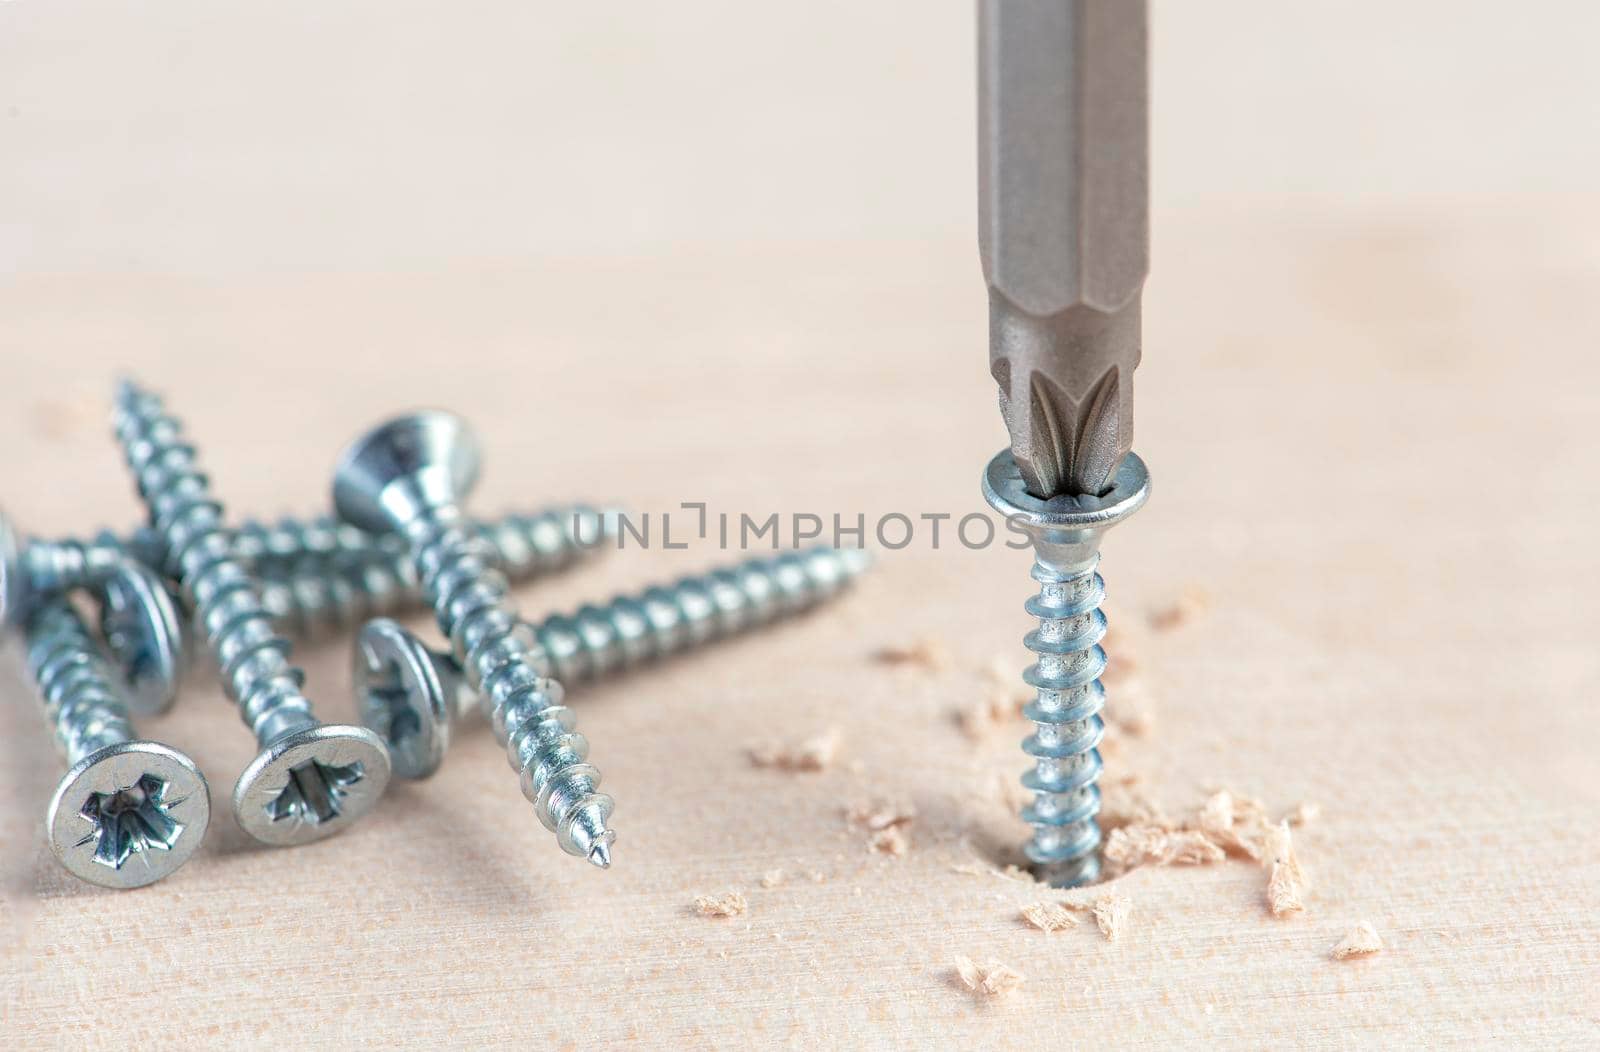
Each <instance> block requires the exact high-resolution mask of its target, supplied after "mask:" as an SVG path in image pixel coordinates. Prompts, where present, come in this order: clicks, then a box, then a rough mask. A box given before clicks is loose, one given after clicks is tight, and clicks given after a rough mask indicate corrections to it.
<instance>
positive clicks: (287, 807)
mask: <svg viewBox="0 0 1600 1052" xmlns="http://www.w3.org/2000/svg"><path fill="white" fill-rule="evenodd" d="M388 784H389V753H388V751H387V750H386V749H384V747H383V742H382V741H381V740H379V738H378V736H377V735H376V734H373V733H372V732H371V731H369V730H367V729H366V728H365V727H346V726H339V725H335V724H318V725H317V726H315V727H308V728H306V729H305V730H302V731H296V732H294V733H293V734H286V735H284V736H283V737H282V738H279V739H278V740H277V741H274V742H273V743H272V744H271V745H269V746H267V748H265V749H263V750H262V751H261V753H260V755H258V756H257V757H256V758H255V759H254V760H252V761H250V766H248V767H246V768H245V769H244V773H243V774H241V775H239V780H238V782H236V783H235V784H234V787H233V814H234V817H235V818H236V819H238V821H239V827H240V828H241V829H243V830H244V831H245V832H246V833H249V834H250V835H251V836H252V837H254V838H255V839H257V840H259V841H261V842H262V843H263V844H272V845H274V846H279V847H286V846H290V845H294V844H309V843H311V842H312V841H314V840H321V839H323V838H324V837H329V836H332V835H333V834H335V833H338V832H341V831H342V830H343V829H344V828H345V826H348V825H350V824H351V823H352V822H354V821H356V820H357V819H359V818H360V817H361V816H363V815H365V814H366V813H367V812H368V811H370V810H372V808H373V807H374V806H375V805H376V804H377V802H378V799H379V798H380V797H382V796H383V790H384V788H385V787H386V786H387V785H388Z"/></svg>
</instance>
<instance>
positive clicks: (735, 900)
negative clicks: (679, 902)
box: [694, 888, 750, 917]
mask: <svg viewBox="0 0 1600 1052" xmlns="http://www.w3.org/2000/svg"><path fill="white" fill-rule="evenodd" d="M749 910H750V903H749V901H748V900H747V899H746V898H745V897H744V893H743V892H741V891H739V890H738V889H737V888H730V889H729V890H728V891H725V892H723V893H722V894H721V895H697V896H695V900H694V911H695V912H696V913H698V914H699V915H700V916H702V917H742V916H744V915H745V914H746V913H747V912H749Z"/></svg>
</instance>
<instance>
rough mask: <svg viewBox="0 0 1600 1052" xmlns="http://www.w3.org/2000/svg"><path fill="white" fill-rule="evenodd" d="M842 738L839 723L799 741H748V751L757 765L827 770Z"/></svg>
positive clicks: (784, 769)
mask: <svg viewBox="0 0 1600 1052" xmlns="http://www.w3.org/2000/svg"><path fill="white" fill-rule="evenodd" d="M842 738H843V736H842V735H841V734H840V733H839V729H838V728H837V727H829V728H828V729H827V730H825V731H823V732H821V733H820V734H814V735H812V736H811V737H809V738H806V739H804V740H802V741H799V742H795V743H789V744H786V743H782V742H772V741H765V742H756V743H754V744H751V745H747V746H746V747H745V753H746V755H748V756H749V757H750V762H751V763H752V764H753V765H755V766H756V767H771V768H775V769H777V770H780V771H823V770H827V768H828V767H829V766H830V765H831V764H832V763H833V761H834V758H835V757H836V756H837V755H838V753H839V743H840V742H841V740H842Z"/></svg>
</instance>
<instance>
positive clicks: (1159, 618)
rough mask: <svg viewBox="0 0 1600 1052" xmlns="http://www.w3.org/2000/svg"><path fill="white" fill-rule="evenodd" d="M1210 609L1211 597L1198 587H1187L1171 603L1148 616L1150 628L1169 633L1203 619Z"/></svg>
mask: <svg viewBox="0 0 1600 1052" xmlns="http://www.w3.org/2000/svg"><path fill="white" fill-rule="evenodd" d="M1210 609H1211V596H1210V594H1209V593H1207V592H1206V590H1205V589H1204V588H1201V587H1200V586H1199V585H1193V584H1192V585H1189V586H1188V587H1186V588H1185V589H1184V590H1183V591H1182V592H1180V593H1179V594H1178V598H1176V599H1174V600H1173V601H1172V602H1171V603H1169V604H1168V605H1166V606H1163V607H1161V608H1160V609H1158V610H1155V611H1153V612H1152V613H1151V614H1150V627H1151V628H1154V629H1156V630H1157V631H1159V632H1171V631H1172V630H1174V629H1177V628H1182V627H1183V626H1185V625H1188V624H1191V623H1193V622H1194V621H1196V620H1198V619H1199V618H1201V617H1204V616H1205V615H1206V613H1207V612H1209V611H1210Z"/></svg>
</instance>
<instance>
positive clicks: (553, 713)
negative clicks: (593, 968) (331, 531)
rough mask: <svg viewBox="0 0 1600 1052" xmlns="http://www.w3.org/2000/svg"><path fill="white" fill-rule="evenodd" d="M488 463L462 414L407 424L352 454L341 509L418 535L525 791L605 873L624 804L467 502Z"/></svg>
mask: <svg viewBox="0 0 1600 1052" xmlns="http://www.w3.org/2000/svg"><path fill="white" fill-rule="evenodd" d="M478 461H479V456H478V446H477V443H476V441H474V439H473V437H472V434H471V432H470V431H469V430H468V428H467V426H466V423H465V422H464V421H463V420H461V419H460V418H459V417H456V416H454V415H452V414H449V413H443V412H437V411H430V412H419V413H412V414H408V415H406V416H401V417H397V418H395V419H394V420H391V421H389V422H388V423H386V424H383V425H382V426H380V427H378V428H376V429H374V430H373V431H370V432H368V433H367V434H366V435H364V436H363V437H361V438H360V439H358V440H357V441H356V442H355V444H354V445H352V446H351V447H350V448H349V449H347V450H345V452H344V455H343V456H342V457H341V458H340V460H339V468H338V472H337V474H336V475H335V477H334V485H333V500H334V507H335V509H337V511H338V513H339V516H340V517H341V518H343V519H344V520H346V521H347V522H350V523H353V524H355V525H356V526H359V527H361V528H362V529H367V530H372V531H373V532H377V531H380V530H385V529H387V530H393V531H395V532H397V533H400V534H401V535H402V536H404V537H405V538H406V540H407V542H408V544H409V546H410V549H411V556H412V560H413V563H414V565H415V567H416V571H417V578H418V580H419V581H420V582H421V584H422V593H423V595H424V597H426V598H427V600H428V601H429V603H430V604H432V606H433V612H434V617H435V619H436V620H437V621H438V623H439V628H440V629H441V630H442V631H443V632H444V634H445V636H446V637H447V638H448V639H449V640H450V645H451V649H452V650H453V652H454V653H455V656H456V658H457V660H459V661H460V662H461V664H462V667H463V668H464V669H465V670H466V677H467V680H468V682H469V683H470V684H471V686H472V687H473V689H475V690H479V691H482V692H485V693H487V694H488V695H489V697H490V698H491V699H492V702H493V720H494V727H495V731H496V733H497V735H498V736H499V737H500V739H501V740H502V741H503V742H504V743H505V744H506V750H507V753H508V755H509V756H510V759H511V764H512V767H513V768H515V769H516V771H517V772H518V776H519V778H520V780H521V783H522V792H523V795H524V796H526V797H527V798H528V799H529V800H530V801H532V802H533V805H534V811H535V813H536V814H537V815H538V816H539V820H540V822H542V823H543V824H544V826H545V828H546V829H549V830H551V831H553V832H554V833H555V834H556V841H557V843H559V844H560V845H561V848H562V850H563V851H566V852H567V853H568V854H571V855H577V856H579V857H581V858H586V859H588V861H589V862H591V863H592V864H594V865H596V866H598V867H600V868H601V869H604V868H606V867H608V866H609V865H610V864H611V845H612V843H613V842H614V841H615V840H616V833H614V832H612V830H611V829H610V828H609V827H608V825H607V823H608V821H609V819H610V817H611V811H612V808H613V806H614V804H613V802H612V800H611V798H610V797H609V796H606V795H604V794H602V793H599V792H596V790H597V789H598V787H599V785H600V772H599V770H598V769H596V768H595V767H594V766H592V765H591V764H589V763H587V762H586V761H587V758H588V752H589V744H588V742H587V741H586V740H585V739H584V737H583V736H582V735H581V734H578V733H576V731H574V730H573V725H574V721H573V716H572V712H571V710H570V709H567V708H566V707H565V706H563V705H562V704H561V701H562V693H563V692H562V689H561V685H560V684H559V683H557V682H556V681H555V680H552V679H549V678H548V677H546V676H543V675H541V674H540V672H539V666H538V662H537V660H536V655H535V654H534V653H533V651H532V647H531V645H530V642H529V640H528V639H527V637H526V636H525V635H523V634H521V633H520V632H518V631H517V626H518V620H517V615H516V611H515V609H514V608H513V607H512V605H511V603H510V601H509V598H508V595H507V593H508V588H509V586H508V584H507V582H506V579H505V577H504V576H503V575H502V574H500V573H499V572H498V571H496V570H495V569H494V568H493V557H492V554H491V553H490V551H489V547H488V545H487V544H486V543H485V542H484V540H483V538H482V537H481V536H479V535H478V533H477V532H476V531H475V530H472V529H470V528H469V527H468V525H467V524H466V522H465V520H464V519H463V517H462V513H461V509H460V507H459V505H458V501H460V500H461V499H462V498H463V497H464V496H465V495H466V494H467V493H468V491H470V490H471V488H472V486H473V483H475V482H476V481H477V475H478ZM368 733H371V732H370V731H369V732H368Z"/></svg>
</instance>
